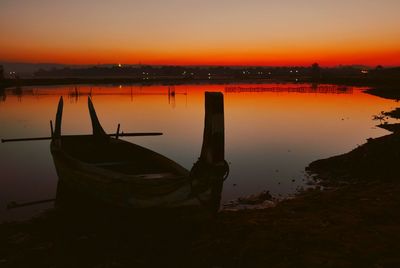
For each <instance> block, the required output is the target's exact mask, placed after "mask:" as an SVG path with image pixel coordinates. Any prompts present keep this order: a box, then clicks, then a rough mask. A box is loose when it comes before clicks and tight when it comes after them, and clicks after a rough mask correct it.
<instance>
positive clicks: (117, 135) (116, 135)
mask: <svg viewBox="0 0 400 268" xmlns="http://www.w3.org/2000/svg"><path fill="white" fill-rule="evenodd" d="M120 127H121V124H118V127H117V133H116V134H115V138H116V139H117V140H118V138H119V128H120Z"/></svg>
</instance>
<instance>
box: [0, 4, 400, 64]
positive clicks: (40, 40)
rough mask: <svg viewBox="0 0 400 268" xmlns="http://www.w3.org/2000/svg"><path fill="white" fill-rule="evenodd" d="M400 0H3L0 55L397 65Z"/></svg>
mask: <svg viewBox="0 0 400 268" xmlns="http://www.w3.org/2000/svg"><path fill="white" fill-rule="evenodd" d="M399 13H400V0H240V1H239V0H146V1H138V0H65V1H64V0H0V25H1V35H0V60H4V61H24V62H56V63H72V64H97V63H132V64H136V63H139V62H141V63H144V64H205V65H208V64H210V65H214V64H223V65H309V64H311V63H312V62H315V61H317V62H319V63H320V64H322V65H337V64H367V65H376V64H383V65H400V16H399Z"/></svg>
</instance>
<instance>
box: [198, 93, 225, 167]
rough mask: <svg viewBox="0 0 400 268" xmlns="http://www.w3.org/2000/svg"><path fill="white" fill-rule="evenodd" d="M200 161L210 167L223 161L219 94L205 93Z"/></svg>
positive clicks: (221, 116) (223, 135)
mask: <svg viewBox="0 0 400 268" xmlns="http://www.w3.org/2000/svg"><path fill="white" fill-rule="evenodd" d="M200 160H202V161H205V162H206V163H208V164H212V165H216V164H220V163H221V162H224V161H225V123H224V96H223V95H222V93H221V92H206V93H205V118H204V134H203V146H202V149H201V155H200Z"/></svg>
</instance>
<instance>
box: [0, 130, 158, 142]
mask: <svg viewBox="0 0 400 268" xmlns="http://www.w3.org/2000/svg"><path fill="white" fill-rule="evenodd" d="M107 135H108V136H110V137H116V136H117V135H118V137H142V136H161V135H163V133H162V132H137V133H119V134H117V133H115V134H107ZM82 136H87V137H88V136H93V135H63V136H62V137H82ZM51 139H52V137H36V138H19V139H1V142H2V143H5V142H15V141H43V140H51Z"/></svg>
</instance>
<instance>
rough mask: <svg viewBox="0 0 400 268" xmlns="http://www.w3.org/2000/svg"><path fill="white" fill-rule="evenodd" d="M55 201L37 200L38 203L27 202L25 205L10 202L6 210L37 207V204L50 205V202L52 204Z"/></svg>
mask: <svg viewBox="0 0 400 268" xmlns="http://www.w3.org/2000/svg"><path fill="white" fill-rule="evenodd" d="M55 200H56V199H54V198H53V199H44V200H39V201H33V202H27V203H17V202H10V203H8V204H7V209H14V208H21V207H27V206H33V205H39V204H43V203H50V202H54V201H55Z"/></svg>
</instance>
